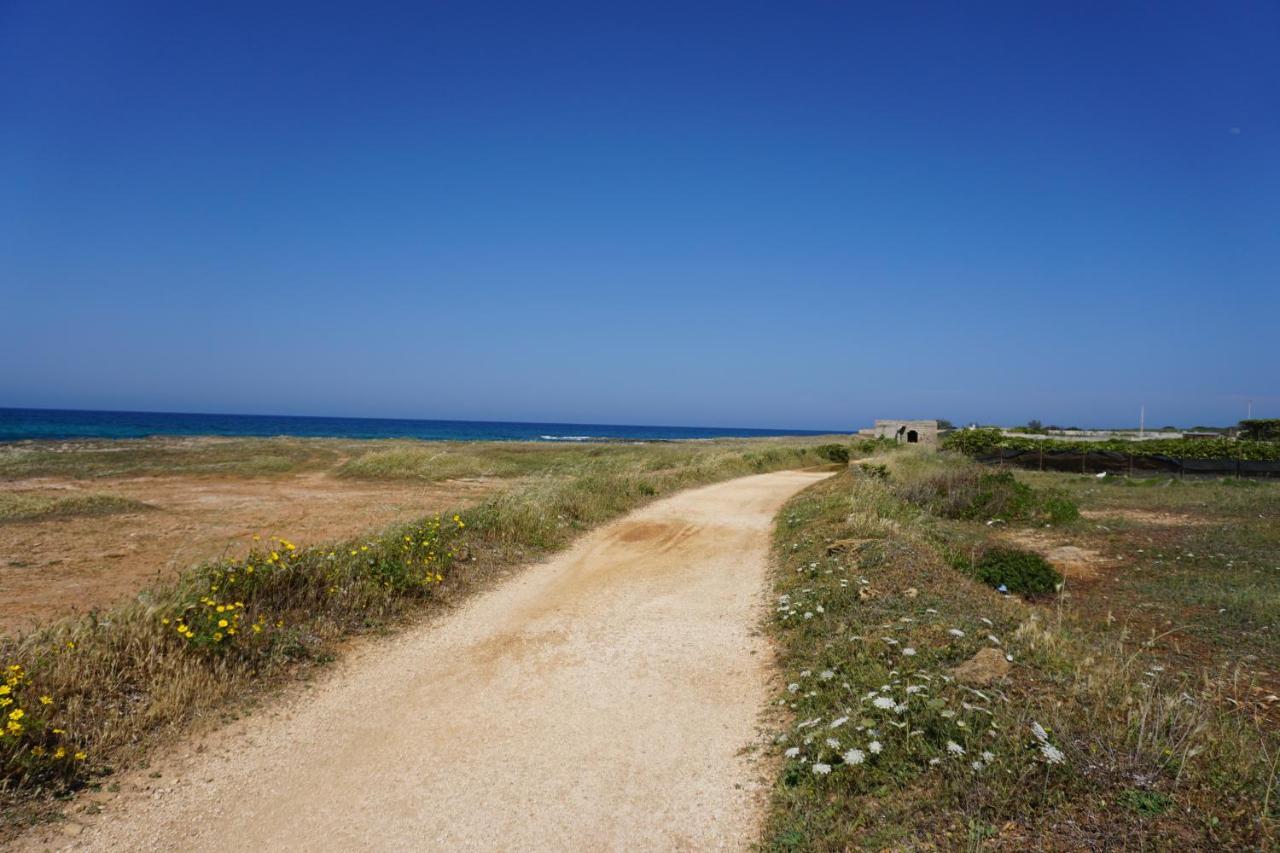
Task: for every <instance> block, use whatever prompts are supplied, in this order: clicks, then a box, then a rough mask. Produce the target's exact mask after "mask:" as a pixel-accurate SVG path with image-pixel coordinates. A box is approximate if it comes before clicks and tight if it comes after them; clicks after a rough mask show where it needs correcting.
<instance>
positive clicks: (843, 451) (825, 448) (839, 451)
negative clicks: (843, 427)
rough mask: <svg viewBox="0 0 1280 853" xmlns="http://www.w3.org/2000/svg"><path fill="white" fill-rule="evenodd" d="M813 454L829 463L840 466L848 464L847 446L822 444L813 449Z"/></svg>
mask: <svg viewBox="0 0 1280 853" xmlns="http://www.w3.org/2000/svg"><path fill="white" fill-rule="evenodd" d="M813 452H814V453H817V454H818V455H819V456H821V457H822V458H823V459H826V460H828V461H830V462H836V463H839V464H841V465H847V464H848V462H849V445H847V444H822V445H819V446H818V447H815V448H814V449H813Z"/></svg>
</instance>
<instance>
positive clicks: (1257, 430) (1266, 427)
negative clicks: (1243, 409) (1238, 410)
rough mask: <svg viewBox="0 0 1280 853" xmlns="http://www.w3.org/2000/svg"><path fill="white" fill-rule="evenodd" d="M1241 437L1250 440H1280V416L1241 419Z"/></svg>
mask: <svg viewBox="0 0 1280 853" xmlns="http://www.w3.org/2000/svg"><path fill="white" fill-rule="evenodd" d="M1240 437H1241V438H1244V439H1248V440H1250V441H1280V418H1253V419H1252V420H1247V421H1241V422H1240Z"/></svg>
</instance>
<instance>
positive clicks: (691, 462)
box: [0, 440, 826, 839]
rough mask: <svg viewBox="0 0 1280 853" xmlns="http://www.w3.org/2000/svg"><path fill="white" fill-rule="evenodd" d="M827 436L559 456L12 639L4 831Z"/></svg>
mask: <svg viewBox="0 0 1280 853" xmlns="http://www.w3.org/2000/svg"><path fill="white" fill-rule="evenodd" d="M817 443H818V442H816V441H804V440H777V441H772V440H756V441H737V442H723V443H721V442H707V443H696V444H688V445H681V446H679V447H670V446H665V445H648V446H644V447H627V448H622V449H620V450H619V451H612V452H610V451H606V452H599V451H601V450H602V449H603V448H598V447H587V448H580V449H579V450H578V451H577V455H576V457H575V458H572V459H570V458H568V456H563V457H562V456H560V455H559V454H560V453H565V454H571V453H572V451H558V452H557V454H556V455H555V457H554V458H556V459H558V460H560V462H561V463H562V464H561V466H560V467H557V468H556V469H555V470H554V471H551V470H544V471H543V472H542V473H541V474H534V475H530V476H528V477H526V478H525V479H523V480H521V481H520V482H519V483H517V484H516V485H515V486H514V487H513V488H511V489H509V490H506V491H503V492H500V493H498V494H495V495H493V496H491V497H489V498H488V499H487V500H485V501H484V502H482V503H480V504H478V505H474V506H471V507H469V508H467V509H464V510H459V511H458V512H457V513H456V514H455V513H444V514H442V515H440V516H433V517H429V518H425V519H422V520H420V521H418V522H415V523H413V524H410V525H401V526H396V527H393V528H391V529H388V530H386V531H382V532H380V533H377V534H371V535H368V536H363V537H359V538H357V539H354V540H351V541H348V542H343V543H340V544H334V545H330V546H327V547H314V548H306V549H299V548H295V547H293V546H292V544H291V543H287V542H284V541H283V540H273V541H266V542H261V543H259V547H258V548H257V549H256V550H255V552H254V553H253V554H251V555H250V556H249V557H248V558H247V559H245V560H239V561H236V560H231V561H220V562H213V563H208V564H205V565H203V566H199V567H196V568H194V569H192V570H190V571H188V572H186V573H184V574H182V575H181V576H180V577H179V578H178V579H177V580H176V581H174V582H172V583H169V584H167V585H164V586H161V587H158V588H155V589H151V590H148V591H145V592H144V593H142V594H141V595H139V597H138V600H136V601H134V602H131V603H129V604H126V605H123V606H120V607H116V608H113V609H111V610H109V611H105V612H96V613H92V614H90V615H88V616H87V617H84V618H80V619H76V620H71V621H64V622H60V623H57V624H54V625H49V626H47V627H45V628H43V629H41V630H38V631H35V632H33V633H30V634H27V635H25V636H21V637H10V638H4V639H0V673H8V674H9V675H8V676H7V677H8V678H9V679H10V680H11V682H12V683H11V684H10V685H8V687H9V689H8V690H7V691H0V692H2V693H3V694H4V695H0V703H3V702H4V700H5V699H8V700H9V702H8V703H5V707H4V708H3V709H0V710H4V711H5V713H12V711H13V710H14V709H22V710H23V711H24V716H23V717H21V718H20V719H19V720H17V721H16V722H17V723H18V725H19V727H20V730H19V731H17V732H10V733H9V734H6V735H3V736H0V814H2V817H0V826H3V827H5V828H7V831H8V832H15V831H16V830H17V829H18V828H19V827H20V826H22V825H24V824H27V823H30V822H31V821H34V820H41V819H48V818H50V817H51V816H52V815H53V814H54V812H53V810H52V808H51V802H52V798H54V797H57V796H60V795H63V794H65V793H66V792H68V791H70V790H74V789H75V788H77V787H80V786H83V785H85V784H91V783H99V782H100V781H101V779H102V777H104V776H106V775H108V774H110V773H111V772H112V771H113V770H114V769H116V768H119V767H123V766H128V765H130V764H133V763H136V762H138V761H140V760H142V759H143V758H144V757H145V755H146V753H147V751H148V750H149V749H150V748H151V747H152V746H153V745H154V744H156V743H157V742H158V741H161V740H163V739H164V738H166V737H169V736H172V735H175V734H178V733H180V732H181V731H183V730H185V729H186V728H187V727H189V726H190V725H192V724H193V723H194V722H196V721H198V720H201V719H211V718H212V719H216V718H218V716H219V715H222V714H227V713H235V712H237V710H238V709H242V708H243V707H245V706H246V704H247V703H250V702H252V701H253V699H254V697H256V696H259V695H261V694H262V692H263V691H265V690H269V689H272V688H273V687H275V686H278V685H281V684H285V683H288V682H289V681H291V680H294V679H296V678H298V677H300V676H305V674H306V673H307V672H308V671H309V670H310V669H311V668H313V667H314V666H317V665H320V664H323V663H324V662H325V661H327V660H329V659H331V658H332V656H333V655H335V654H336V653H337V650H338V648H339V645H340V643H341V642H342V641H343V639H344V638H347V637H350V636H352V635H356V634H360V633H365V632H369V631H378V630H385V629H388V628H390V627H394V626H396V625H397V624H401V623H403V622H404V621H405V620H407V619H410V618H412V617H414V616H417V615H421V614H429V613H432V612H435V611H438V610H439V608H441V607H443V606H446V605H448V604H449V603H450V602H452V601H456V600H458V599H459V598H460V597H462V596H464V595H466V594H467V593H469V592H471V591H473V590H475V589H478V588H481V587H483V586H484V585H485V584H487V583H488V582H490V581H491V580H492V579H493V578H495V577H497V576H498V575H499V574H500V573H503V572H505V571H506V570H508V569H510V568H511V567H514V566H517V565H519V564H522V563H525V562H527V561H529V560H531V559H534V558H536V557H539V556H541V555H544V554H547V553H549V552H551V551H554V550H556V549H559V548H561V547H563V546H565V545H566V544H567V543H569V542H570V541H571V540H573V539H574V538H575V537H577V536H578V535H579V534H580V533H581V532H583V531H585V530H587V529H589V528H591V527H593V526H595V525H597V524H599V523H601V522H605V521H608V520H610V519H612V518H616V517H618V516H619V515H621V514H623V513H625V512H627V511H629V510H631V509H633V508H635V507H637V506H639V505H640V504H642V503H644V502H646V501H649V500H652V499H654V498H657V497H659V496H662V495H666V494H669V493H671V492H673V491H676V490H679V489H682V488H686V487H689V486H695V485H700V484H705V483H711V482H715V481H718V480H723V479H727V478H730V477H734V476H739V475H743V474H750V473H757V472H764V471H770V470H776V469H782V468H796V467H804V466H810V465H815V464H825V463H826V460H825V459H824V458H823V457H822V456H821V455H820V454H818V453H817V452H815V450H814V446H815V445H816V444H817ZM41 697H44V698H41ZM46 700H47V701H46ZM78 755H83V758H77V756H78ZM4 831H6V830H5V829H0V839H3V833H4Z"/></svg>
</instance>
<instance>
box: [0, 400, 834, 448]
mask: <svg viewBox="0 0 1280 853" xmlns="http://www.w3.org/2000/svg"><path fill="white" fill-rule="evenodd" d="M829 432H835V430H798V429H746V428H741V427H687V426H639V425H628V424H552V423H520V422H507V421H438V420H401V419H397V418H326V417H303V416H296V415H205V414H193V413H185V412H102V411H77V410H69V409H5V408H0V442H15V441H32V440H59V441H66V440H74V439H117V438H147V437H150V436H192V435H216V436H244V437H249V436H255V437H269V436H278V435H288V436H300V437H309V438H419V439H427V440H432V441H578V442H591V441H678V440H687V439H699V438H750V437H756V436H779V435H824V434H827V433H829Z"/></svg>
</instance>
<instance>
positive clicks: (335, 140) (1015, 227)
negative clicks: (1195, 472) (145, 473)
mask: <svg viewBox="0 0 1280 853" xmlns="http://www.w3.org/2000/svg"><path fill="white" fill-rule="evenodd" d="M1277 45H1280V5H1278V4H1276V3H1275V2H1256V3H1249V2H1241V3H1235V2H1222V3H1213V2H1197V3H1188V4H1182V3H1166V2H1145V3H1123V2H1114V0H1107V2H1098V3H1077V2H1071V3H1037V2H1026V1H1025V0H1018V2H1011V3H995V2H990V3H986V2H984V3H970V2H958V3H954V4H940V5H933V4H917V3H909V2H903V3H874V4H872V3H866V4H862V3H854V2H786V3H753V2H746V0H733V2H725V3H694V2H688V0H682V2H673V3H667V2H653V1H652V0H646V2H635V3H626V4H621V3H609V2H599V0H593V2H583V3H580V4H561V3H544V2H511V3H504V4H494V3H486V2H472V1H471V0H469V2H465V3H462V2H457V3H449V4H444V3H432V2H406V3H387V2H376V0H361V1H360V2H350V3H325V2H320V0H308V2H305V3H304V2H299V3H289V2H277V3H267V2H252V3H250V2H228V0H221V2H217V3H200V4H196V3H187V2H173V0H164V2H159V0H157V2H129V0H121V1H120V2H112V3H103V2H89V0H84V2H60V0H0V312H3V318H4V319H3V327H2V328H3V333H2V334H0V406H5V405H7V406H33V407H59V408H110V409H144V410H162V411H165V410H167V411H175V410H176V411H198V412H248V413H276V414H328V415H368V416H388V417H426V418H464V419H498V420H541V421H578V422H597V423H599V422H605V423H656V424H712V425H732V426H775V427H797V428H800V427H813V428H844V427H851V426H860V425H865V424H866V423H868V422H869V421H870V420H871V419H872V418H875V417H934V416H938V417H947V418H950V419H952V420H956V421H966V420H971V419H977V420H982V421H1004V422H1013V423H1020V422H1024V421H1026V420H1027V419H1029V418H1039V419H1041V420H1043V421H1045V422H1046V423H1050V422H1056V423H1060V424H1064V425H1065V424H1067V423H1068V422H1069V423H1071V424H1081V425H1086V424H1092V425H1124V424H1131V423H1135V422H1136V420H1137V416H1138V407H1139V406H1140V405H1141V404H1143V403H1145V404H1146V407H1147V408H1146V410H1147V424H1148V425H1149V426H1151V425H1157V426H1158V425H1162V424H1165V423H1172V424H1179V425H1184V426H1185V425H1193V424H1198V423H1206V422H1207V423H1227V422H1234V421H1235V420H1238V419H1239V418H1241V417H1244V414H1245V405H1246V404H1245V401H1246V400H1247V399H1249V398H1253V399H1254V400H1255V401H1256V402H1255V404H1254V414H1255V415H1256V416H1266V415H1270V416H1272V417H1280V349H1278V348H1277V346H1276V339H1275V337H1273V335H1275V334H1276V332H1277V324H1278V322H1280V48H1278V47H1277Z"/></svg>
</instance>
